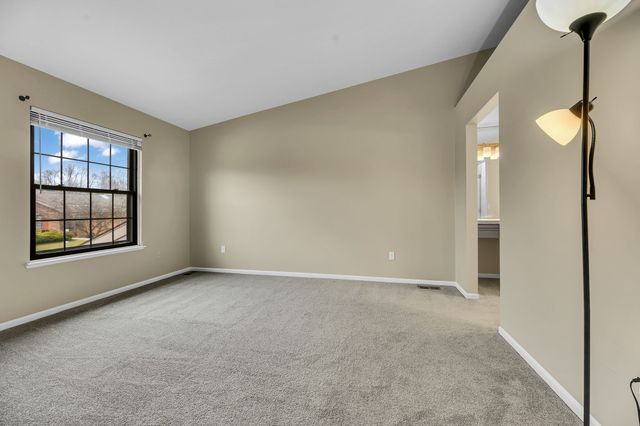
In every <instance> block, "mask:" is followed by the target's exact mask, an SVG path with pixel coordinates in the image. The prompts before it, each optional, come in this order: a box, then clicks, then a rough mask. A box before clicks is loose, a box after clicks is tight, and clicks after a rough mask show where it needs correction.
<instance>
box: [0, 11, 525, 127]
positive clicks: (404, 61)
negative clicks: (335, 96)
mask: <svg viewBox="0 0 640 426" xmlns="http://www.w3.org/2000/svg"><path fill="white" fill-rule="evenodd" d="M525 3H526V0H482V1H478V0H455V1H449V0H396V1H389V0H267V1H265V0H227V1H222V0H180V1H177V0H174V1H167V0H160V1H159V0H109V1H98V0H56V1H51V0H23V1H15V0H0V55H3V56H6V57H8V58H11V59H13V60H16V61H18V62H21V63H23V64H26V65H28V66H31V67H33V68H36V69H38V70H41V71H44V72H46V73H49V74H51V75H54V76H56V77H58V78H61V79H63V80H66V81H68V82H71V83H73V84H76V85H78V86H81V87H83V88H86V89H88V90H91V91H93V92H96V93H98V94H100V95H103V96H106V97H108V98H111V99H114V100H116V101H118V102H121V103H123V104H125V105H128V106H130V107H133V108H135V109H138V110H140V111H143V112H145V113H148V114H150V115H152V116H155V117H158V118H160V119H163V120H165V121H168V122H170V123H173V124H176V125H178V126H180V127H182V128H185V129H187V130H191V129H195V128H199V127H203V126H206V125H209V124H214V123H218V122H221V121H225V120H229V119H232V118H235V117H239V116H242V115H246V114H250V113H253V112H257V111H261V110H264V109H268V108H272V107H275V106H279V105H283V104H287V103H290V102H293V101H296V100H300V99H305V98H309V97H312V96H316V95H320V94H323V93H327V92H331V91H334V90H338V89H342V88H345V87H349V86H353V85H356V84H360V83H364V82H367V81H371V80H375V79H378V78H381V77H385V76H388V75H392V74H396V73H399V72H403V71H407V70H410V69H414V68H418V67H421V66H425V65H430V64H433V63H436V62H440V61H443V60H446V59H451V58H454V57H458V56H462V55H465V54H469V53H472V52H476V51H478V50H482V49H486V48H489V47H495V46H496V45H497V44H498V42H499V41H500V39H501V38H502V36H503V35H504V33H505V32H506V31H507V29H508V28H509V27H510V26H511V24H512V23H513V20H514V19H515V17H516V15H517V14H518V13H519V11H520V10H521V9H522V7H523V5H524V4H525Z"/></svg>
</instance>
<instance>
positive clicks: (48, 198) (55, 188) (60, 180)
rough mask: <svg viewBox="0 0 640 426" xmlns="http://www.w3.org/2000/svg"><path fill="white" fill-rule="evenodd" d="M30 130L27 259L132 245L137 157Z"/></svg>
mask: <svg viewBox="0 0 640 426" xmlns="http://www.w3.org/2000/svg"><path fill="white" fill-rule="evenodd" d="M31 127H32V132H31V135H32V147H33V150H32V151H33V158H32V162H33V163H32V164H33V176H32V191H33V194H32V228H33V229H32V258H38V257H49V256H54V255H59V254H65V253H67V252H78V251H89V250H97V249H100V248H110V247H113V246H115V245H123V244H133V243H135V242H136V241H135V229H134V228H135V221H134V219H135V210H136V209H135V202H136V199H135V198H136V197H135V195H136V192H135V189H136V182H135V176H136V174H135V165H136V161H135V158H136V155H137V153H136V151H134V150H131V149H128V148H126V147H123V146H120V145H112V144H109V143H106V142H103V141H98V140H93V139H90V138H86V137H80V136H77V135H73V134H70V133H64V132H58V131H55V130H51V129H48V128H44V127H38V126H31Z"/></svg>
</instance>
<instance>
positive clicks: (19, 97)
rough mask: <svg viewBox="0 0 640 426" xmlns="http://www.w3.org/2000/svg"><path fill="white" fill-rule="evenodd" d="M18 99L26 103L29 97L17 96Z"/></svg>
mask: <svg viewBox="0 0 640 426" xmlns="http://www.w3.org/2000/svg"><path fill="white" fill-rule="evenodd" d="M18 99H20V100H21V101H22V102H24V101H28V100H29V99H31V97H29V95H20V96H18Z"/></svg>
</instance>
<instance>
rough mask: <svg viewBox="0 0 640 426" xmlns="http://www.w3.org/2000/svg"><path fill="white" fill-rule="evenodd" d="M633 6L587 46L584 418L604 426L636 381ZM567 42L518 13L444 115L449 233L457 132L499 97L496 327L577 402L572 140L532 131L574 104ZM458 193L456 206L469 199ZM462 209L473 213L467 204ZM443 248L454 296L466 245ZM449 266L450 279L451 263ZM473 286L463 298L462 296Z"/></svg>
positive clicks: (639, 9) (639, 232)
mask: <svg viewBox="0 0 640 426" xmlns="http://www.w3.org/2000/svg"><path fill="white" fill-rule="evenodd" d="M639 39H640V4H639V3H637V2H635V3H633V4H632V5H631V6H630V7H629V8H628V9H627V10H626V11H625V12H624V14H622V15H620V16H619V17H616V18H614V19H613V20H612V21H611V22H609V23H607V24H606V25H605V26H604V27H603V29H602V31H601V32H599V33H598V34H596V37H595V39H594V41H593V46H592V48H593V51H592V53H593V63H592V72H593V74H592V86H591V87H592V93H593V96H598V101H597V102H596V108H595V110H594V112H593V118H594V119H595V120H596V122H597V124H598V137H599V148H598V152H597V158H596V165H595V172H596V179H597V183H598V200H596V201H594V202H590V203H589V205H590V209H591V210H590V226H591V235H592V238H591V255H592V266H591V272H592V361H593V362H592V412H593V415H594V416H595V417H596V418H597V419H598V420H600V421H601V422H602V424H604V425H631V424H635V423H634V422H637V418H636V417H635V416H636V414H635V411H634V410H635V407H634V406H633V401H632V399H631V395H630V393H629V386H628V383H629V380H630V379H631V378H632V377H635V376H638V375H640V363H639V360H640V339H638V338H637V336H638V300H640V278H639V277H640V269H639V266H638V259H640V244H639V241H640V220H638V218H639V217H640V190H639V185H638V184H639V183H640V178H639V177H638V170H640V137H639V136H638V135H640V120H639V119H638V118H639V117H640V109H638V99H640V80H639V79H638V76H639V75H640V49H638V48H637V41H638V40H639ZM581 53H582V52H581V43H580V41H579V39H578V38H577V37H574V36H570V37H566V38H563V39H560V38H559V33H556V32H554V31H551V30H550V29H548V28H547V27H545V26H544V25H543V24H542V23H541V22H540V21H539V19H538V17H537V16H536V13H535V5H534V2H530V4H529V5H528V6H527V7H526V8H525V10H524V11H523V13H522V15H521V16H520V17H519V19H518V20H517V21H516V23H515V24H514V26H513V27H512V29H511V30H510V32H509V33H508V34H507V36H506V38H505V39H504V40H503V42H502V43H501V45H500V46H499V47H498V48H497V49H496V51H495V52H494V54H493V55H492V57H491V58H490V59H489V61H488V62H487V64H486V66H485V68H484V69H483V70H482V71H481V72H480V74H479V75H478V77H477V78H476V80H475V81H474V82H473V84H472V85H471V87H470V89H469V91H468V92H467V93H466V95H465V96H464V97H463V98H462V100H461V102H460V103H459V105H458V107H457V111H458V121H457V125H456V135H457V136H456V139H457V140H456V164H457V166H458V167H457V173H456V184H457V193H456V202H457V203H458V205H459V206H461V207H462V211H461V212H460V211H459V212H457V213H459V214H458V215H457V216H456V236H457V237H458V236H460V240H464V239H465V238H469V236H471V235H473V233H474V230H473V229H472V227H471V226H469V222H468V218H469V217H471V216H472V215H473V213H474V210H473V209H472V208H469V207H470V204H469V202H468V200H473V201H474V202H475V198H474V197H475V193H474V192H473V188H474V186H470V187H469V188H470V190H469V191H466V189H465V188H466V186H465V184H466V183H467V177H468V175H469V173H471V172H472V171H473V169H472V168H470V167H468V164H467V160H466V159H465V157H464V154H465V153H466V152H467V151H468V145H465V133H466V132H467V129H466V125H467V123H468V122H469V121H470V120H472V118H473V117H474V116H475V114H476V113H477V112H478V110H479V109H480V108H482V106H483V105H484V104H485V103H486V102H487V101H488V100H489V99H490V98H492V97H493V96H494V95H495V94H496V93H497V92H499V94H500V95H499V97H500V115H501V116H500V148H501V150H500V154H501V158H500V166H501V170H500V172H501V188H500V190H501V193H500V195H501V199H500V207H501V222H502V224H501V254H502V258H501V260H502V262H501V321H502V326H503V327H504V328H505V330H506V331H507V332H508V333H510V334H511V335H512V336H513V337H514V338H515V339H516V340H517V341H518V342H519V343H520V344H521V345H522V346H523V347H524V348H525V349H526V350H527V351H528V352H529V353H530V354H531V355H532V356H533V357H534V358H535V359H536V360H537V361H538V362H540V363H541V364H542V366H543V367H544V368H545V369H547V370H548V371H549V372H550V373H551V374H552V375H553V376H554V377H555V378H556V379H557V380H559V382H560V383H561V384H562V385H563V386H564V387H565V388H566V389H567V390H569V392H571V394H572V395H573V396H574V397H576V398H577V399H578V400H581V399H582V374H581V370H582V366H581V365H582V291H581V285H582V281H581V266H580V265H581V260H580V259H581V258H580V210H579V205H580V204H579V203H580V197H579V195H580V180H579V179H580V157H579V143H578V141H574V142H573V143H572V144H571V145H569V146H566V147H561V146H559V145H557V144H555V143H554V142H552V141H551V140H549V139H548V138H547V137H546V136H545V135H544V134H543V133H542V132H541V131H540V130H539V129H538V128H537V126H536V124H535V119H536V118H537V117H539V116H540V115H542V114H543V113H545V112H547V111H550V110H552V109H556V108H561V107H567V106H569V105H572V104H573V103H574V102H575V101H576V100H577V99H579V98H580V95H581V75H580V71H581V63H582V57H581ZM469 197H470V198H469ZM473 207H475V206H473ZM472 246H473V244H471V245H467V246H459V247H456V257H457V259H456V261H457V263H456V266H457V268H456V272H457V274H458V277H459V279H460V281H463V284H464V285H465V286H466V287H467V290H469V289H470V288H469V287H468V284H469V283H468V282H464V280H466V279H468V277H469V274H470V271H472V270H473V264H472V263H473V262H471V261H467V260H468V258H466V257H465V256H466V255H468V253H469V250H471V249H470V247H472ZM461 264H462V267H460V269H458V266H460V265H461ZM471 289H473V288H471Z"/></svg>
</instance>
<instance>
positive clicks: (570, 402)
mask: <svg viewBox="0 0 640 426" xmlns="http://www.w3.org/2000/svg"><path fill="white" fill-rule="evenodd" d="M498 333H499V334H500V335H501V336H502V337H503V338H504V340H506V341H507V343H508V344H509V345H511V347H512V348H513V349H515V351H516V352H518V354H519V355H520V356H521V357H522V358H523V359H524V360H525V361H526V362H527V364H529V366H530V367H531V368H533V370H534V371H535V372H536V373H538V376H540V377H541V378H542V380H544V381H545V382H546V383H547V384H548V385H549V387H550V388H551V389H552V390H553V391H554V392H555V393H556V394H557V395H558V396H559V397H560V399H562V401H564V403H565V404H567V406H568V407H569V408H570V409H571V411H573V412H574V413H575V415H576V416H578V417H579V418H580V420H582V409H583V407H582V404H580V403H579V402H578V400H576V399H575V398H574V397H573V395H571V394H570V393H569V391H568V390H566V389H565V388H564V386H562V385H561V384H560V382H558V381H557V380H556V379H555V378H554V377H553V376H552V375H551V373H549V372H548V371H547V370H545V368H544V367H543V366H542V365H540V363H539V362H538V361H536V360H535V358H533V357H532V356H531V355H530V354H529V352H527V351H526V349H525V348H523V347H522V346H521V345H520V344H519V343H518V342H517V341H516V339H514V338H513V337H511V335H510V334H509V333H507V332H506V331H505V329H504V328H502V327H499V328H498ZM591 424H592V425H593V426H602V425H601V424H600V422H598V421H597V420H596V419H595V418H594V417H593V416H591Z"/></svg>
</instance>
